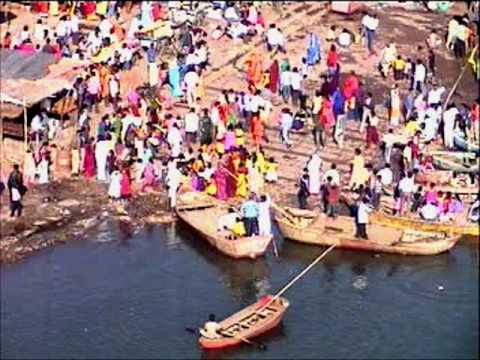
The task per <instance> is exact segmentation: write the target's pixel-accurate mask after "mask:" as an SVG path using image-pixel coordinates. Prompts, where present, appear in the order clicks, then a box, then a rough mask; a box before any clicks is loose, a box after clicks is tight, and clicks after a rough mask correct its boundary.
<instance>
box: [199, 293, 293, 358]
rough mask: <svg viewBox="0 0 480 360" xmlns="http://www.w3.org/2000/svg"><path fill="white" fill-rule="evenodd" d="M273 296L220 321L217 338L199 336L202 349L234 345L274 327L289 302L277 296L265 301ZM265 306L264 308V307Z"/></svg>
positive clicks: (279, 320) (280, 319)
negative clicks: (219, 330) (219, 332)
mask: <svg viewBox="0 0 480 360" xmlns="http://www.w3.org/2000/svg"><path fill="white" fill-rule="evenodd" d="M272 298H273V296H272V295H267V296H264V297H263V298H261V299H260V300H258V301H257V302H256V303H254V304H252V305H250V306H248V307H246V308H245V309H243V310H241V311H239V312H237V313H236V314H233V315H232V316H230V317H228V318H226V319H225V320H223V321H221V322H220V323H219V325H220V326H221V328H222V331H221V335H220V336H219V338H217V339H209V338H206V337H203V336H201V337H200V338H199V340H198V342H199V343H200V346H201V347H202V348H204V349H220V348H225V347H229V346H234V345H238V344H241V343H243V342H245V341H244V340H242V339H251V338H254V337H256V336H258V335H261V334H263V333H266V332H267V331H269V330H271V329H273V328H274V327H276V326H277V325H278V324H279V323H280V322H281V321H282V318H283V315H284V313H285V311H286V310H287V308H288V307H289V305H290V303H289V301H288V300H287V299H285V298H283V297H279V298H277V299H275V300H274V301H272V302H271V303H270V304H268V306H267V307H265V305H267V303H268V302H269V301H270V300H271V299H272ZM264 307H265V308H264Z"/></svg>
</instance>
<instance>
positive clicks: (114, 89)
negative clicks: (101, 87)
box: [108, 75, 120, 111]
mask: <svg viewBox="0 0 480 360" xmlns="http://www.w3.org/2000/svg"><path fill="white" fill-rule="evenodd" d="M108 90H109V93H110V104H112V105H113V109H114V111H116V109H117V101H118V97H119V95H120V83H119V81H118V78H117V75H111V76H110V80H109V81H108Z"/></svg>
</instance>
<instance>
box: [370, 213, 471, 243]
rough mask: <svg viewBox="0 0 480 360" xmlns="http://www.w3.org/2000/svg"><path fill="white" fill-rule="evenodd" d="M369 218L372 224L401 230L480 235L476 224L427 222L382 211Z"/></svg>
mask: <svg viewBox="0 0 480 360" xmlns="http://www.w3.org/2000/svg"><path fill="white" fill-rule="evenodd" d="M370 220H371V222H372V223H373V224H378V225H385V226H390V227H393V228H396V229H401V230H408V229H412V230H416V231H427V232H437V233H447V234H458V235H469V236H474V237H477V238H478V236H480V228H479V226H478V224H465V225H455V224H442V223H438V222H435V223H434V222H428V221H423V220H421V219H412V218H406V217H400V216H393V215H387V214H385V213H383V212H377V213H374V214H372V216H371V217H370Z"/></svg>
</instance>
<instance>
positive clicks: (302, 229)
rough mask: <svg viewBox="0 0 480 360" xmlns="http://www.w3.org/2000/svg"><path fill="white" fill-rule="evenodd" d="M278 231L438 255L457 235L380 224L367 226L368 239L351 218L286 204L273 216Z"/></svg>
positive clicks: (323, 241)
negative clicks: (360, 234)
mask: <svg viewBox="0 0 480 360" xmlns="http://www.w3.org/2000/svg"><path fill="white" fill-rule="evenodd" d="M275 219H276V221H277V223H278V226H279V228H280V232H281V233H282V234H283V236H284V237H285V238H287V239H290V240H293V241H297V242H302V243H306V244H310V245H321V246H329V245H333V244H336V245H337V247H338V248H344V249H350V250H359V251H373V252H384V253H392V254H401V255H437V254H440V253H443V252H445V251H448V250H450V249H451V248H452V247H453V246H455V244H456V243H457V241H458V240H459V236H458V235H445V234H438V233H434V232H424V231H414V230H408V229H396V228H393V227H390V226H384V225H380V224H369V225H368V226H367V232H368V240H365V239H357V238H355V235H354V233H355V224H354V219H353V218H351V217H347V216H337V217H336V218H328V217H326V216H325V214H318V213H316V212H313V211H310V210H300V209H295V208H286V209H285V212H282V213H278V214H276V217H275Z"/></svg>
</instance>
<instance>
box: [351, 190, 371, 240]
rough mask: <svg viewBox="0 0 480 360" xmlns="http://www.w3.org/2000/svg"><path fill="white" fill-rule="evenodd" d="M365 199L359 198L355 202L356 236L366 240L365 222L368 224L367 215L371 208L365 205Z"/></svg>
mask: <svg viewBox="0 0 480 360" xmlns="http://www.w3.org/2000/svg"><path fill="white" fill-rule="evenodd" d="M367 202H368V201H367V199H365V198H364V199H361V200H360V201H359V202H358V203H357V215H356V221H355V224H356V227H357V229H356V234H355V237H356V238H360V239H364V240H368V235H367V224H368V216H369V214H370V213H371V212H372V210H373V209H372V208H371V207H370V206H368V205H367Z"/></svg>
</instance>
